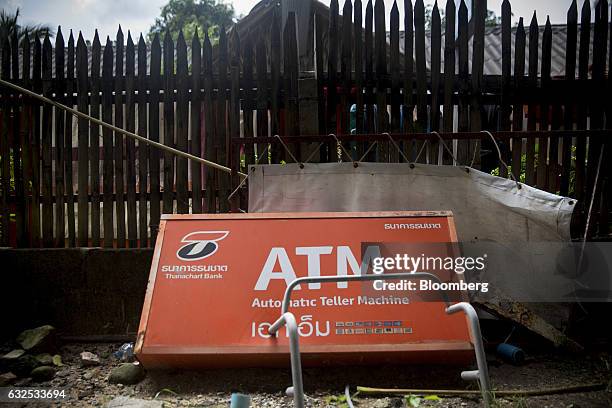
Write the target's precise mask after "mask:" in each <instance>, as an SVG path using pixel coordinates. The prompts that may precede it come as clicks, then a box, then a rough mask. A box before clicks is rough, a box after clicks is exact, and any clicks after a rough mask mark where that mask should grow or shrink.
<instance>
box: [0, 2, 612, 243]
mask: <svg viewBox="0 0 612 408" xmlns="http://www.w3.org/2000/svg"><path fill="white" fill-rule="evenodd" d="M403 4H404V14H403V15H401V13H400V11H399V10H400V8H399V7H398V4H397V3H394V4H393V5H392V7H391V8H385V4H384V2H383V1H382V0H368V1H367V2H365V1H363V3H362V0H355V1H354V2H352V1H351V0H346V1H344V3H343V4H342V5H341V4H339V3H338V1H337V0H332V1H331V4H330V8H329V10H328V13H327V15H321V14H316V13H315V14H313V15H312V16H311V17H312V18H311V19H310V24H311V26H312V27H311V28H309V27H298V26H297V25H298V22H299V21H303V19H300V18H296V17H297V16H295V15H294V14H293V13H292V12H289V13H281V10H280V8H279V7H276V8H275V7H271V8H270V9H269V13H271V14H270V15H271V18H270V24H267V25H265V26H258V27H249V29H248V31H247V32H246V34H245V32H244V31H240V30H237V29H229V30H225V29H221V30H220V38H219V39H218V41H215V42H214V44H213V42H212V41H211V39H210V38H209V37H208V33H207V32H205V33H203V34H199V33H197V32H196V33H195V36H194V37H193V38H190V39H189V40H187V39H186V38H185V37H184V36H183V34H182V33H181V34H179V35H178V37H177V38H176V40H174V39H173V38H172V36H171V35H170V34H168V33H166V34H162V35H161V36H159V35H156V36H155V37H154V38H153V39H152V41H151V42H149V43H148V42H146V41H145V40H144V38H143V37H142V36H140V37H139V38H138V41H135V40H136V37H133V36H132V33H130V32H127V35H126V36H124V33H123V31H122V29H121V28H119V30H118V32H117V35H116V37H115V38H114V39H111V38H106V39H101V38H99V37H98V34H97V32H96V34H95V36H94V38H93V41H92V42H91V45H88V44H87V42H86V41H85V40H86V39H85V38H83V36H82V35H81V34H80V33H79V35H78V36H77V35H74V34H73V33H72V32H70V33H69V36H68V40H67V41H64V35H65V33H63V32H62V31H61V29H58V32H57V35H56V38H55V39H54V44H53V43H52V41H51V39H50V38H48V37H47V38H44V39H43V40H42V41H41V40H40V39H38V37H36V36H32V37H28V36H26V37H25V39H24V40H23V41H22V42H21V43H20V44H19V43H18V40H17V37H16V36H12V37H11V38H6V39H5V42H4V44H0V46H1V47H2V52H1V58H0V68H1V71H0V76H1V77H2V78H3V79H7V80H10V81H12V82H15V83H17V84H19V85H22V86H25V87H26V88H29V89H32V90H34V91H36V92H38V93H42V94H44V95H45V96H47V97H51V98H53V99H56V100H57V101H59V102H62V103H64V104H66V105H68V106H76V107H77V108H78V109H79V110H80V111H82V112H86V113H88V114H90V115H92V116H94V117H96V118H100V119H101V120H103V121H105V122H107V123H110V124H114V125H116V126H119V127H123V128H125V129H127V130H129V131H132V132H136V133H138V134H140V135H142V136H144V137H146V138H148V139H150V140H152V141H161V142H162V143H164V144H166V145H168V146H172V147H175V148H177V149H180V150H183V151H187V152H190V153H191V154H194V155H196V156H200V157H204V158H206V159H208V160H212V161H215V162H218V163H220V164H223V165H225V166H228V167H231V168H232V169H234V170H241V171H245V172H246V171H247V166H248V165H251V164H255V163H281V162H283V161H285V162H288V161H291V160H293V158H295V159H296V160H298V161H303V160H306V159H307V158H310V160H315V161H316V160H318V161H334V162H335V161H347V160H358V159H360V158H362V157H363V155H364V154H366V153H367V154H366V155H365V160H369V161H379V162H388V163H392V162H404V161H406V160H408V161H415V162H421V163H432V164H459V165H473V166H475V167H480V168H482V169H485V170H487V171H494V172H495V173H496V174H499V175H500V176H502V177H509V176H514V177H515V178H517V179H521V177H522V179H521V180H520V181H523V182H525V183H526V184H529V185H533V186H536V187H538V188H540V189H543V190H548V191H551V192H559V193H561V194H564V195H570V196H572V197H575V198H576V199H577V200H578V201H579V203H580V206H579V209H578V211H577V221H578V223H577V224H578V225H583V224H584V222H585V218H586V217H585V215H584V209H585V208H588V203H589V202H590V200H591V198H593V197H594V200H595V202H594V208H595V213H594V215H593V219H592V225H593V227H592V231H590V234H591V235H595V234H597V235H600V236H607V234H608V233H609V228H608V222H609V217H608V207H609V205H608V204H609V197H611V195H610V191H612V190H611V189H612V180H611V179H610V175H612V173H611V171H610V169H611V168H612V166H610V164H609V163H610V157H612V152H610V151H609V149H610V144H609V142H608V138H609V136H610V135H609V130H610V128H611V123H612V102H611V100H612V99H611V98H610V97H609V95H610V91H611V90H612V80H611V79H610V76H609V74H608V72H609V68H610V61H611V60H612V53H611V52H610V49H611V48H612V42H611V43H608V38H609V24H610V16H609V15H608V1H607V0H599V1H597V3H596V4H595V5H594V6H595V7H594V10H595V11H594V22H593V23H591V19H592V16H591V5H592V4H591V2H590V0H585V2H584V4H583V7H582V9H581V10H578V6H577V2H576V0H574V1H573V2H572V3H571V4H570V5H569V10H568V13H567V28H566V29H567V43H566V45H565V76H564V78H559V77H553V76H552V75H551V58H552V52H556V51H555V49H554V47H553V46H552V45H553V40H554V32H553V30H552V29H551V27H552V26H551V24H550V21H548V19H546V20H544V18H543V17H544V16H545V10H541V11H538V13H534V15H533V16H530V23H529V27H525V23H524V20H523V19H522V18H521V19H520V20H519V21H518V24H517V25H516V27H515V28H513V27H512V26H513V24H512V6H511V4H510V1H509V0H504V1H503V3H502V6H501V9H500V10H499V11H498V14H499V15H500V16H501V27H500V29H499V32H500V34H501V37H500V39H501V41H500V42H498V44H500V45H499V47H500V50H499V54H500V55H501V72H500V75H488V74H486V73H485V70H484V66H485V57H484V55H485V50H486V48H487V47H488V46H490V44H487V43H486V41H487V40H486V38H487V37H486V35H485V33H486V32H487V31H486V30H487V27H486V25H485V19H486V14H487V2H486V0H474V9H473V17H472V21H471V22H468V10H467V7H466V4H465V2H464V1H463V0H461V1H457V2H453V1H447V2H446V3H445V5H444V16H445V17H444V19H442V18H441V17H442V7H440V5H438V4H435V5H434V7H433V9H432V14H431V25H430V29H426V20H425V5H424V3H423V0H415V2H414V4H413V2H412V1H411V0H403ZM496 11H497V10H496ZM282 15H286V18H285V19H284V20H281V16H282ZM387 17H388V18H387ZM538 21H546V23H545V25H544V26H543V27H540V26H539V25H538ZM387 22H388V23H389V25H388V27H387ZM579 22H580V24H579ZM309 29H312V32H313V36H314V38H313V40H312V43H313V44H314V47H315V51H314V52H313V55H314V60H313V62H312V66H311V67H303V66H300V59H299V56H298V51H299V47H298V44H297V41H298V33H300V32H301V31H302V30H309ZM402 32H403V37H402V35H401V34H402ZM239 33H242V37H241V36H240V34H239ZM446 33H452V35H446ZM455 33H456V35H455ZM101 40H104V44H103V43H102V41H101ZM427 40H429V42H428V41H427ZM427 44H429V47H430V50H429V52H427V51H428V50H427ZM540 44H541V45H540ZM513 47H514V48H513ZM402 49H403V51H404V53H403V54H402V52H401V50H402ZM591 50H592V51H591ZM527 62H528V65H527V64H526V63H527ZM527 67H528V69H527ZM313 71H314V72H313ZM308 86H312V89H313V91H312V92H313V94H314V95H316V107H314V108H313V106H312V105H311V106H310V107H308V106H307V105H303V104H302V100H303V96H302V95H301V93H302V92H303V89H306V88H307V87H308ZM491 108H495V110H496V112H497V115H498V119H497V121H495V122H491V121H487V120H486V118H485V114H486V112H488V111H490V110H491ZM0 118H1V121H0V122H1V123H0V125H1V126H0V131H1V136H0V191H1V192H2V195H1V196H0V246H7V245H10V246H18V247H39V246H46V247H51V246H59V247H64V246H69V247H72V246H104V247H111V246H116V247H147V246H151V245H153V244H154V238H155V233H156V228H157V225H158V224H159V219H160V215H161V214H162V213H172V212H178V213H200V212H209V213H215V212H227V211H230V210H234V211H238V209H239V208H246V207H247V205H248V203H247V197H246V194H245V193H244V188H245V187H243V188H242V189H238V191H237V192H235V193H234V194H232V192H233V191H234V189H236V187H237V186H238V184H239V181H240V180H239V179H238V178H237V177H230V176H229V175H227V174H225V173H222V172H219V171H218V170H213V169H210V168H204V167H202V166H201V165H200V164H199V163H188V162H187V160H186V159H184V158H176V157H174V156H173V155H171V154H169V153H164V152H160V151H159V150H157V149H154V148H149V147H147V146H146V145H144V144H142V143H138V142H135V141H134V140H132V139H126V138H124V137H123V135H121V134H115V133H114V132H113V131H112V130H109V129H107V128H102V127H100V126H97V125H95V124H92V123H89V122H88V121H87V120H83V119H78V120H77V119H75V118H73V117H72V116H71V115H69V114H67V113H65V112H62V111H61V110H58V109H56V108H54V107H52V106H49V105H43V104H41V103H40V102H38V101H37V100H33V99H32V98H29V97H26V96H23V95H20V94H18V93H16V92H13V91H11V90H9V89H6V88H2V89H0ZM309 120H314V122H313V123H314V127H315V128H316V129H317V131H316V133H318V135H312V134H307V133H304V131H303V129H304V128H306V127H307V126H304V125H305V121H309ZM483 129H486V130H490V131H492V132H494V133H495V135H496V136H497V140H498V145H499V147H500V150H501V157H502V159H503V160H504V161H505V162H506V163H507V164H508V165H509V168H506V167H505V166H503V165H501V162H500V160H499V157H498V155H497V150H496V146H495V145H493V144H492V143H491V141H490V139H489V138H488V136H483V135H482V134H481V133H478V132H479V131H480V130H483ZM431 131H436V132H440V134H441V136H442V138H443V139H444V144H446V146H447V147H448V148H449V149H450V150H451V152H452V153H449V152H448V150H447V149H446V148H445V147H444V145H443V144H442V142H440V140H439V138H438V137H437V136H436V137H434V136H431V135H426V133H429V132H431ZM546 131H550V132H548V133H542V132H546ZM385 132H389V134H390V135H391V139H390V138H389V136H387V135H383V133H385ZM607 132H608V133H607ZM330 133H331V134H334V135H335V136H336V137H337V138H338V140H340V141H341V143H340V144H339V143H338V142H337V140H336V139H334V138H333V137H330V136H327V135H329V134H330ZM277 134H278V135H280V136H281V137H282V138H283V142H284V143H285V144H286V145H287V146H288V151H286V150H285V148H284V146H283V145H281V144H280V143H279V141H278V139H277V138H274V137H273V136H274V135H277ZM373 142H376V143H377V145H376V147H375V148H372V143H373ZM398 147H399V150H398ZM602 149H604V152H605V153H604V161H603V163H604V165H603V166H602V168H601V176H600V177H599V179H598V180H599V184H598V185H597V186H595V185H594V182H595V179H596V177H595V176H596V164H597V158H598V156H599V152H600V151H601V150H602ZM317 150H318V151H317ZM487 152H492V153H489V154H486V153H487ZM316 153H318V154H316ZM347 153H348V155H347ZM247 184H248V183H247ZM594 189H595V190H594ZM593 191H596V194H593ZM230 196H231V199H230ZM581 223H582V224H581Z"/></svg>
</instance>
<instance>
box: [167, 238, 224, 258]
mask: <svg viewBox="0 0 612 408" xmlns="http://www.w3.org/2000/svg"><path fill="white" fill-rule="evenodd" d="M228 235H229V231H196V232H191V233H189V234H187V235H185V236H184V237H183V239H182V240H181V242H184V243H185V245H183V246H182V247H180V248H179V250H178V251H176V256H177V257H178V258H179V259H181V260H183V261H198V260H200V259H204V258H208V257H209V256H211V255H213V254H214V253H215V252H217V250H218V249H219V244H218V242H219V241H221V240H222V239H224V238H225V237H227V236H228Z"/></svg>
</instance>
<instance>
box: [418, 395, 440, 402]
mask: <svg viewBox="0 0 612 408" xmlns="http://www.w3.org/2000/svg"><path fill="white" fill-rule="evenodd" d="M423 399H424V400H427V401H441V400H442V398H440V397H438V396H437V395H427V396H425V397H423Z"/></svg>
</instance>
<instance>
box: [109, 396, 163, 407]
mask: <svg viewBox="0 0 612 408" xmlns="http://www.w3.org/2000/svg"><path fill="white" fill-rule="evenodd" d="M163 406H164V404H163V402H162V401H154V400H144V399H140V398H131V397H116V398H114V399H112V400H111V401H109V403H108V404H106V408H162V407H163Z"/></svg>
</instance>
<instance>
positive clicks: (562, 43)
mask: <svg viewBox="0 0 612 408" xmlns="http://www.w3.org/2000/svg"><path fill="white" fill-rule="evenodd" d="M539 28H540V30H539V31H540V33H539V34H540V35H539V47H538V56H539V58H538V61H539V66H538V72H539V73H540V72H541V68H542V67H541V64H542V40H543V36H544V28H545V27H544V26H540V27H539ZM551 28H552V53H551V76H553V77H563V76H565V47H566V41H567V26H566V25H563V24H559V25H552V26H551ZM525 31H526V37H527V38H526V49H525V73H528V72H529V27H525ZM515 38H516V27H513V28H512V73H513V75H514V51H515V50H514V42H515ZM387 39H388V34H387ZM472 44H473V41H472V39H471V38H470V43H469V56H470V58H469V65H470V72H471V70H472V60H471V56H472ZM579 47H580V26H578V41H577V48H576V50H578V49H579ZM501 49H502V47H501V26H494V27H487V28H486V29H485V58H484V74H485V75H501V71H502V68H501V67H502V55H501ZM592 51H593V29H591V41H590V47H589V64H591V62H592V59H593V52H592ZM400 53H402V54H403V53H404V32H403V31H402V32H400ZM425 54H426V60H427V69H428V70H429V69H430V66H431V33H430V32H427V34H426V36H425ZM576 54H578V51H576ZM455 58H456V59H457V58H458V57H457V56H455ZM441 60H442V67H441V71H442V72H443V71H444V35H442V51H441ZM576 66H578V55H576ZM455 69H456V71H455V72H457V70H458V64H456V68H455Z"/></svg>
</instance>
